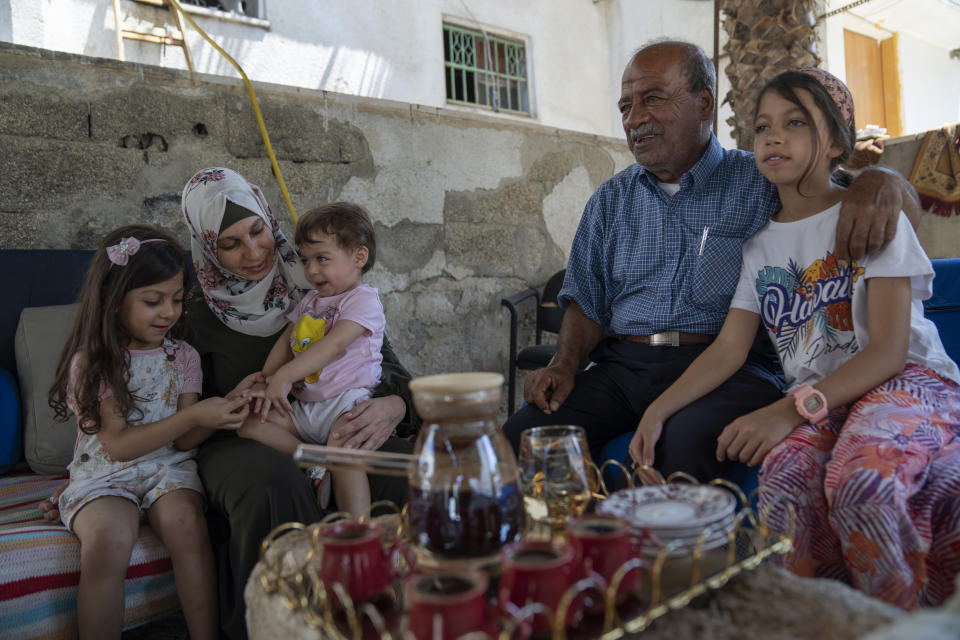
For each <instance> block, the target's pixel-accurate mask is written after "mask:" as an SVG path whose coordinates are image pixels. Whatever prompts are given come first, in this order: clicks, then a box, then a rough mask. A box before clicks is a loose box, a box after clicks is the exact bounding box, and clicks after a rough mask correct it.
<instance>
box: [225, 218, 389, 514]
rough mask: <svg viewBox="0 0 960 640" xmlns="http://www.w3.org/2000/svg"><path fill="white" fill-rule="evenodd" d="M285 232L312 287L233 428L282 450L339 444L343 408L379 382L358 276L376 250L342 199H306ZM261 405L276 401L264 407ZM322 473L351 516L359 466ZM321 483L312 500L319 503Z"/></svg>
mask: <svg viewBox="0 0 960 640" xmlns="http://www.w3.org/2000/svg"><path fill="white" fill-rule="evenodd" d="M294 242H295V244H296V245H297V249H298V251H299V252H300V260H301V262H303V269H304V273H305V274H306V277H307V280H308V281H309V282H310V284H311V286H312V287H313V291H310V292H309V293H307V294H306V295H305V296H304V297H303V299H302V300H301V301H300V303H299V304H298V305H297V306H296V308H295V309H294V310H293V311H291V312H290V313H289V314H288V315H287V318H288V319H289V320H290V324H289V326H288V327H287V330H286V331H285V332H284V333H283V334H282V335H281V336H280V339H279V340H277V343H276V344H275V345H274V347H273V350H272V351H271V352H270V355H269V356H267V361H266V363H265V364H264V366H263V373H264V375H265V376H266V377H267V386H266V388H265V389H263V390H262V392H261V393H262V396H263V397H262V398H261V399H258V401H257V407H256V409H257V411H258V412H259V414H260V418H259V419H257V417H256V416H250V417H249V418H248V419H247V421H246V423H245V424H244V426H243V427H242V428H241V429H240V431H239V433H240V435H241V436H243V437H247V438H253V439H255V440H257V441H259V442H262V443H264V444H267V445H269V446H271V447H273V448H275V449H277V450H279V451H283V452H287V453H293V451H294V450H295V449H296V448H297V445H299V444H300V443H301V442H308V443H313V444H326V445H328V446H334V447H336V446H340V445H342V444H343V442H344V441H345V440H346V438H345V437H343V438H342V437H340V434H339V433H338V432H337V428H338V427H340V426H342V425H344V424H345V423H346V422H347V418H346V416H345V415H344V414H346V413H347V412H348V411H350V410H351V409H353V407H354V405H356V404H357V403H360V402H363V401H364V400H367V399H368V398H370V391H371V389H372V388H373V387H375V386H376V385H377V384H378V383H379V382H380V362H381V356H380V347H381V345H382V344H383V330H384V326H385V324H386V319H385V318H384V314H383V306H382V305H381V304H380V298H379V296H378V295H377V290H376V289H374V288H373V287H370V286H367V285H365V284H363V274H364V273H366V272H367V271H369V270H370V268H371V267H373V263H374V260H375V258H376V251H377V245H376V238H375V237H374V232H373V224H372V223H371V222H370V218H369V216H368V215H367V213H366V212H365V211H364V210H363V209H361V208H360V207H358V206H357V205H354V204H350V203H346V202H337V203H334V204H330V205H325V206H322V207H318V208H316V209H313V210H311V211H309V212H307V213H306V214H304V216H303V217H302V218H300V222H299V223H298V224H297V231H296V235H295V237H294ZM291 391H292V393H293V396H294V398H296V400H295V401H294V402H293V403H292V404H291V403H290V402H289V401H288V399H287V395H288V394H289V393H291ZM271 407H273V408H275V409H281V411H279V412H278V411H274V412H272V413H271V412H270V408H271ZM284 411H285V412H286V413H285V414H284ZM332 475H333V492H334V496H335V497H336V500H337V507H338V508H339V509H342V510H344V511H348V512H350V514H352V515H353V516H359V515H361V514H362V513H363V512H364V511H366V509H367V508H368V507H369V506H370V488H369V485H368V483H367V478H366V474H364V473H363V472H362V471H356V470H349V471H334V472H333V473H332ZM323 493H324V492H323V491H322V489H321V491H320V492H319V496H318V499H319V500H320V502H321V507H325V506H326V505H325V504H322V503H323V502H325V497H324V495H323Z"/></svg>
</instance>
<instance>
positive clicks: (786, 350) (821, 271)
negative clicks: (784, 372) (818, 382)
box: [756, 251, 863, 368]
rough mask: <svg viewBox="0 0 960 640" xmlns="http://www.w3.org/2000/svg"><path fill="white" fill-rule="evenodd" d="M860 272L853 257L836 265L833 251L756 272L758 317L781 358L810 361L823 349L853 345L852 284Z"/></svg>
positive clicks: (846, 349)
mask: <svg viewBox="0 0 960 640" xmlns="http://www.w3.org/2000/svg"><path fill="white" fill-rule="evenodd" d="M862 275H863V267H860V266H858V265H857V263H856V262H852V263H850V264H847V265H846V266H844V267H840V266H839V264H838V263H837V259H836V257H835V256H834V254H833V252H831V251H828V252H827V253H826V255H825V257H824V258H822V259H817V260H814V261H813V263H812V264H810V265H809V266H807V267H806V268H804V267H802V266H801V265H799V264H797V263H796V262H794V260H793V259H792V258H791V259H789V260H788V262H787V265H786V267H781V266H765V267H764V268H763V269H761V270H760V271H758V272H757V277H756V288H757V297H758V299H759V302H760V320H761V322H763V325H764V326H765V327H766V328H767V331H768V332H769V333H770V336H771V339H772V340H773V342H774V345H775V346H776V349H777V351H778V352H779V354H780V357H781V359H783V360H795V361H797V363H798V364H800V365H801V366H803V367H805V368H808V367H812V366H813V367H814V368H815V366H814V361H815V360H816V359H818V358H819V357H821V356H823V355H824V354H829V353H836V352H842V353H845V354H846V358H850V357H851V356H853V355H854V354H855V353H857V351H859V345H858V344H857V339H856V336H855V335H854V330H853V313H852V305H851V299H852V292H853V285H854V283H855V282H856V281H857V279H858V278H859V277H860V276H862Z"/></svg>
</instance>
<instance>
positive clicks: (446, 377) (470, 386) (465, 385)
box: [410, 371, 503, 394]
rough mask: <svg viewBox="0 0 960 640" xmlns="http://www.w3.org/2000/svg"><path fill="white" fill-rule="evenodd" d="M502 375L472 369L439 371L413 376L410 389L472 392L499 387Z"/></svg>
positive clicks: (435, 391) (456, 392)
mask: <svg viewBox="0 0 960 640" xmlns="http://www.w3.org/2000/svg"><path fill="white" fill-rule="evenodd" d="M502 384H503V376H502V375H501V374H499V373H491V372H486V371H473V372H468V373H441V374H439V375H435V376H424V377H422V378H414V379H413V380H411V381H410V390H411V391H423V392H426V393H431V394H440V393H454V394H461V393H472V392H475V391H486V390H488V389H499V388H500V386H501V385H502Z"/></svg>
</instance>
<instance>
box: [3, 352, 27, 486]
mask: <svg viewBox="0 0 960 640" xmlns="http://www.w3.org/2000/svg"><path fill="white" fill-rule="evenodd" d="M22 457H23V443H22V442H21V440H20V394H19V392H18V390H17V381H16V379H15V378H14V377H13V374H12V373H10V372H9V371H7V370H6V369H0V473H4V472H5V471H6V470H7V469H9V468H10V467H12V466H13V465H14V464H16V463H17V462H19V461H20V459H21V458H22Z"/></svg>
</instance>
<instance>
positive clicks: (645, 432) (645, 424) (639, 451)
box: [630, 409, 663, 467]
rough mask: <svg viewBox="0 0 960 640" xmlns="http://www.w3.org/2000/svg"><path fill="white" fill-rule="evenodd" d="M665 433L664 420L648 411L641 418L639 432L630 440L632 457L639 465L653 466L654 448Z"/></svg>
mask: <svg viewBox="0 0 960 640" xmlns="http://www.w3.org/2000/svg"><path fill="white" fill-rule="evenodd" d="M662 433H663V420H661V419H660V418H659V416H657V415H656V414H655V413H654V412H652V411H650V409H647V410H646V411H644V412H643V417H642V418H640V424H639V425H637V431H636V433H634V434H633V439H632V440H630V457H631V458H633V461H634V462H636V463H637V464H645V465H647V466H648V467H652V466H653V447H654V445H655V444H657V440H659V439H660V434H662Z"/></svg>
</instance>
